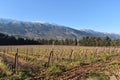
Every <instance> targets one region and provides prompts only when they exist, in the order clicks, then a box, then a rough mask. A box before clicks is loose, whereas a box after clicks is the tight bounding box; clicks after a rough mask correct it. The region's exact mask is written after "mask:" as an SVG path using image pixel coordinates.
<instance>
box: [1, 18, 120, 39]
mask: <svg viewBox="0 0 120 80" xmlns="http://www.w3.org/2000/svg"><path fill="white" fill-rule="evenodd" d="M0 33H4V34H7V35H10V36H11V35H12V36H16V37H22V38H30V39H65V38H70V39H74V38H81V37H83V36H98V37H105V36H109V37H110V38H119V39H120V35H119V34H114V33H104V32H98V31H94V30H88V29H84V30H77V29H73V28H70V27H66V26H62V25H57V24H51V23H46V22H29V21H18V20H11V19H3V18H0Z"/></svg>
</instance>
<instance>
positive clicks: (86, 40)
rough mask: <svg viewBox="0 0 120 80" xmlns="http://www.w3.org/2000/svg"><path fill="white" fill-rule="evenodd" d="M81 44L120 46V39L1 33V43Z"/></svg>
mask: <svg viewBox="0 0 120 80" xmlns="http://www.w3.org/2000/svg"><path fill="white" fill-rule="evenodd" d="M52 44H54V45H79V46H106V47H107V46H120V39H111V38H110V37H108V36H106V37H89V36H86V37H82V38H81V39H79V40H78V39H77V38H75V39H64V40H54V39H49V40H47V39H38V40H31V39H26V38H19V37H18V38H16V37H14V36H8V35H5V34H2V33H0V45H52Z"/></svg>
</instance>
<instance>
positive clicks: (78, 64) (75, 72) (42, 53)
mask: <svg viewBox="0 0 120 80" xmlns="http://www.w3.org/2000/svg"><path fill="white" fill-rule="evenodd" d="M119 68H120V48H119V47H80V46H57V45H51V46H50V45H49V46H48V45H44V46H38V45H32V46H0V79H1V80H7V79H8V80H14V79H15V80H113V78H114V80H120V71H119V70H120V69H119Z"/></svg>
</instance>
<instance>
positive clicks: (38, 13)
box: [0, 0, 120, 33]
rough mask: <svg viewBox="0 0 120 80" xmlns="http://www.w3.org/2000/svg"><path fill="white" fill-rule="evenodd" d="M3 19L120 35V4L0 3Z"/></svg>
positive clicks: (104, 0)
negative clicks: (39, 22)
mask: <svg viewBox="0 0 120 80" xmlns="http://www.w3.org/2000/svg"><path fill="white" fill-rule="evenodd" d="M0 18H9V19H16V20H23V21H46V22H49V23H56V24H60V25H64V26H68V27H72V28H76V29H92V30H96V31H100V32H114V33H120V0H0Z"/></svg>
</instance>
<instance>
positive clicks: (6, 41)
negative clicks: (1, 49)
mask: <svg viewBox="0 0 120 80" xmlns="http://www.w3.org/2000/svg"><path fill="white" fill-rule="evenodd" d="M32 44H38V42H37V41H34V40H30V39H24V38H16V37H14V36H8V35H5V34H2V33H0V45H32Z"/></svg>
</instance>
